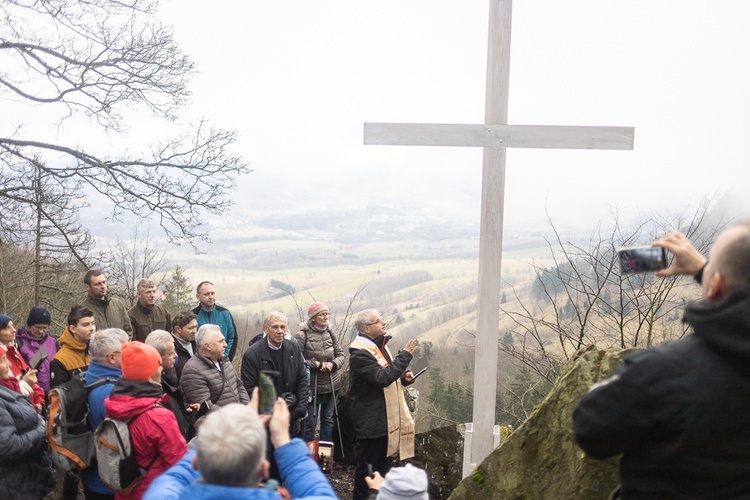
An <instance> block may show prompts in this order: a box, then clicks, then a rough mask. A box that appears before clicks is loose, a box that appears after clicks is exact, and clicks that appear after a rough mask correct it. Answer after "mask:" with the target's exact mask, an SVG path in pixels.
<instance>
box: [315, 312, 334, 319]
mask: <svg viewBox="0 0 750 500" xmlns="http://www.w3.org/2000/svg"><path fill="white" fill-rule="evenodd" d="M330 315H331V313H318V314H316V316H325V317H326V318H327V317H328V316H330Z"/></svg>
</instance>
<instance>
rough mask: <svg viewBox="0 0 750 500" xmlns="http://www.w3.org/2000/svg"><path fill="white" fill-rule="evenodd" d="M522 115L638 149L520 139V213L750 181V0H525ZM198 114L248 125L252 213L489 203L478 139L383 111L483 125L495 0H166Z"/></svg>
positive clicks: (515, 85)
mask: <svg viewBox="0 0 750 500" xmlns="http://www.w3.org/2000/svg"><path fill="white" fill-rule="evenodd" d="M513 7H514V10H513V28H512V29H513V35H512V43H511V82H510V112H509V123H511V124H535V125H611V126H634V127H635V150H634V151H607V152H603V151H564V150H509V153H508V162H507V165H508V168H507V178H506V215H505V221H506V227H513V226H516V227H519V226H523V225H525V224H536V223H539V222H541V221H543V220H544V218H545V206H546V208H547V210H549V211H550V213H551V214H552V216H553V218H554V219H555V220H556V221H557V222H558V223H560V224H562V225H580V226H581V227H591V226H593V225H594V224H595V223H596V221H598V220H600V219H602V218H607V217H608V216H609V214H610V212H611V210H613V209H616V210H618V211H619V212H620V213H622V214H633V213H636V212H638V211H645V212H649V211H652V210H656V209H658V210H663V209H672V208H673V207H674V209H675V210H676V209H677V208H680V207H683V206H685V205H687V204H690V203H693V204H694V203H696V200H697V199H698V198H699V197H701V196H705V195H710V194H714V193H723V192H725V191H727V190H730V189H734V190H737V191H742V190H744V192H747V189H748V188H749V187H750V169H749V168H748V151H747V148H746V144H747V142H748V141H747V138H748V137H750V120H748V112H749V111H750V97H749V96H748V92H749V91H750V90H749V89H750V65H749V64H748V63H747V60H748V56H747V52H748V49H750V30H748V29H747V27H748V26H750V2H748V1H747V0H717V1H716V2H711V3H706V2H698V1H694V0H680V1H677V0H659V1H653V0H630V1H601V0H567V1H560V0H517V1H516V2H514V6H513ZM162 15H163V18H164V20H165V22H167V23H170V24H173V25H174V26H175V30H176V37H177V39H178V41H179V43H180V44H181V46H182V48H183V49H184V50H185V52H186V53H187V54H188V55H189V56H190V57H191V58H193V59H194V60H195V61H196V63H197V65H198V69H199V72H200V73H199V74H198V75H197V76H196V77H195V78H194V80H193V82H192V85H191V88H192V90H193V91H194V96H193V105H192V106H191V107H190V108H189V109H188V110H186V113H185V118H188V117H191V118H195V117H201V116H204V117H207V118H209V119H210V120H211V121H212V122H214V123H216V124H218V125H220V126H223V127H227V128H234V129H236V130H237V131H238V132H239V134H240V142H239V144H238V150H239V152H241V153H242V154H243V155H244V156H245V158H246V159H247V160H248V161H249V162H250V164H251V167H252V168H253V169H254V172H253V173H252V174H250V175H249V176H247V178H245V179H243V180H242V181H241V183H240V190H239V191H238V193H237V195H236V198H237V200H238V203H239V205H240V207H245V208H248V209H252V210H275V209H281V210H305V209H308V208H313V207H320V206H325V207H328V208H329V209H340V208H343V207H350V206H360V205H364V204H371V203H377V204H390V205H394V206H399V207H406V208H407V209H411V210H427V211H432V212H437V213H444V214H453V215H456V216H461V217H465V218H468V219H469V220H478V218H479V196H480V182H481V163H482V159H481V158H482V155H481V151H480V150H479V149H462V148H427V147H403V146H402V147H397V146H364V145H363V143H362V142H363V141H362V136H363V123H364V122H414V123H418V122H425V123H482V120H483V116H484V92H485V88H484V87H485V69H486V45H487V16H488V2H487V1H485V0H481V1H480V0H463V1H458V0H452V1H446V0H429V1H428V0H400V1H393V0H383V1H378V2H362V1H355V0H329V1H326V0H320V1H309V0H305V1H300V0H288V1H274V2H260V1H250V2H235V1H229V0H214V1H213V2H210V3H206V2H202V1H201V2H199V1H196V0H167V1H166V2H165V3H164V5H163V8H162Z"/></svg>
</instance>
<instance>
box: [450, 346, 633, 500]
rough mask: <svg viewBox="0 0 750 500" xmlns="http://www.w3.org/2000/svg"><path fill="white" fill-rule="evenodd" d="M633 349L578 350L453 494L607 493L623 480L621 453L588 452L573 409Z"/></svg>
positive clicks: (538, 499)
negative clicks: (605, 456)
mask: <svg viewBox="0 0 750 500" xmlns="http://www.w3.org/2000/svg"><path fill="white" fill-rule="evenodd" d="M634 351H635V349H626V350H607V351H600V350H597V349H596V348H595V347H594V346H589V347H587V348H585V349H582V350H581V351H579V352H577V353H576V354H575V356H574V357H573V358H571V360H570V362H569V363H568V364H567V365H566V366H565V367H564V368H563V370H562V372H561V373H560V376H559V377H558V379H557V381H556V382H555V386H554V387H553V388H552V390H551V391H550V393H549V394H548V395H547V397H546V398H545V400H544V401H543V402H542V404H541V405H539V407H538V408H537V409H536V410H535V411H534V413H532V414H531V415H530V416H529V418H528V419H527V420H526V421H525V422H524V423H523V424H522V425H521V426H520V427H519V428H518V429H517V430H516V431H514V432H513V433H512V434H511V435H510V436H509V437H508V439H507V440H506V441H504V442H502V443H501V444H500V446H498V447H497V448H496V449H495V450H494V451H493V452H492V453H491V454H490V455H489V456H488V457H487V458H486V459H485V460H484V461H483V462H482V463H481V464H480V465H479V466H478V467H477V469H476V470H475V471H474V473H473V474H471V475H469V476H468V477H467V478H466V479H464V480H463V481H461V483H460V484H459V485H458V487H456V489H455V490H453V493H452V494H451V496H450V498H451V499H474V498H476V499H482V500H489V499H503V500H509V499H524V500H531V499H534V500H544V499H561V498H585V499H589V498H592V499H594V498H607V496H608V495H609V494H610V493H611V492H612V490H614V488H615V487H616V486H617V484H618V483H619V478H618V468H617V464H618V458H617V457H615V458H612V459H610V460H606V461H598V460H592V459H589V458H587V457H585V456H584V453H583V451H582V450H581V449H580V448H578V446H577V445H576V444H575V442H574V440H573V417H572V413H573V409H574V408H575V406H576V404H577V403H578V401H579V400H580V399H581V397H582V396H583V395H584V394H585V393H586V391H587V390H588V388H589V387H590V386H591V385H592V384H593V383H595V382H597V381H598V380H600V379H601V378H603V377H605V376H607V375H609V374H610V373H612V372H613V371H614V370H615V369H617V367H619V366H620V365H621V364H622V361H623V359H624V358H625V357H626V356H627V355H629V354H631V353H633V352H634Z"/></svg>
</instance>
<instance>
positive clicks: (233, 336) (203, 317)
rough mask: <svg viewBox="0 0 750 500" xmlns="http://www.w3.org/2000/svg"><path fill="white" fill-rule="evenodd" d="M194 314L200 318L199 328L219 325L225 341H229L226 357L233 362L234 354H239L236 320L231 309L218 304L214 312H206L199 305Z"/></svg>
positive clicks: (225, 352)
mask: <svg viewBox="0 0 750 500" xmlns="http://www.w3.org/2000/svg"><path fill="white" fill-rule="evenodd" d="M193 314H195V315H196V316H197V317H198V328H200V327H201V326H203V325H206V324H211V325H219V327H220V328H221V333H223V334H224V339H225V340H226V341H227V348H226V350H225V351H224V355H225V356H226V357H228V358H229V361H232V360H233V359H234V354H235V353H236V352H237V328H236V327H235V326H234V319H233V318H232V314H231V313H230V312H229V309H227V308H226V307H223V306H220V305H219V304H216V305H214V308H213V310H211V311H206V310H205V309H203V308H202V307H201V306H200V305H199V306H198V307H196V308H195V309H193Z"/></svg>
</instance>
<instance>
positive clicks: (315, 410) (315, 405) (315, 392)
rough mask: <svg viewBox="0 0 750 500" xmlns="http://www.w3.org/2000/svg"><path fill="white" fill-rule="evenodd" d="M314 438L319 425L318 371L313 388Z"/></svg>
mask: <svg viewBox="0 0 750 500" xmlns="http://www.w3.org/2000/svg"><path fill="white" fill-rule="evenodd" d="M313 387H314V389H313V400H312V403H313V429H312V430H313V437H315V427H316V426H317V425H318V370H315V385H314V386H313Z"/></svg>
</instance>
